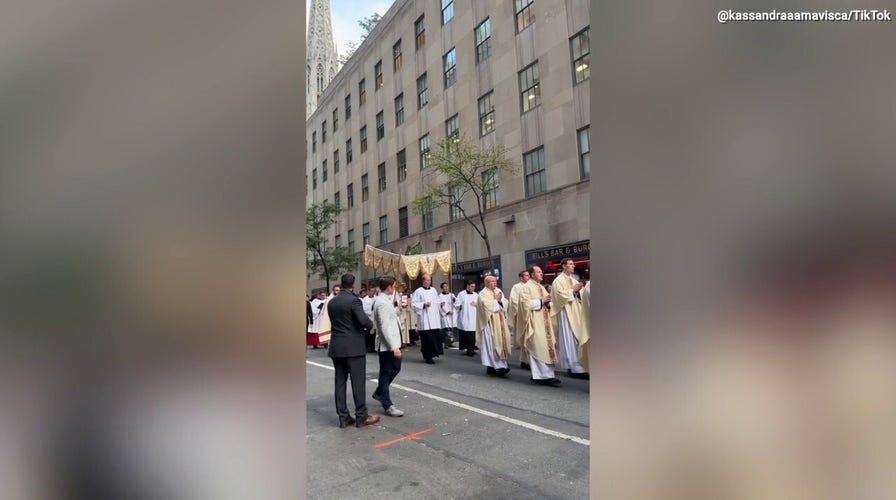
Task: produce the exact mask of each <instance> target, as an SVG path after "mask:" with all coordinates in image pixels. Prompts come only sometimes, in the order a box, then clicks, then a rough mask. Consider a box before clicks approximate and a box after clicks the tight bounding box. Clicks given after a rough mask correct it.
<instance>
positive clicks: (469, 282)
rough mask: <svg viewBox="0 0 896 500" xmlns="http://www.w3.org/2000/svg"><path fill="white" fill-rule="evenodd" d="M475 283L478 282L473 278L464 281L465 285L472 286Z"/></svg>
mask: <svg viewBox="0 0 896 500" xmlns="http://www.w3.org/2000/svg"><path fill="white" fill-rule="evenodd" d="M475 284H476V282H475V281H473V280H467V281H464V286H465V287H467V286H470V285H475Z"/></svg>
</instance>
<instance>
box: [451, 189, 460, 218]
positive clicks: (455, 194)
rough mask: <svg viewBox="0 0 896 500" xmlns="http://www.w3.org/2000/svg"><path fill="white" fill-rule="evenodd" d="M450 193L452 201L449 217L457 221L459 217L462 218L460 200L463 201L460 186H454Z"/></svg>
mask: <svg viewBox="0 0 896 500" xmlns="http://www.w3.org/2000/svg"><path fill="white" fill-rule="evenodd" d="M448 194H449V196H450V198H449V200H450V201H451V203H449V204H448V219H449V220H450V221H451V222H454V221H456V220H457V219H460V218H461V214H460V201H461V196H460V188H459V187H457V186H452V187H451V189H450V190H449V192H448Z"/></svg>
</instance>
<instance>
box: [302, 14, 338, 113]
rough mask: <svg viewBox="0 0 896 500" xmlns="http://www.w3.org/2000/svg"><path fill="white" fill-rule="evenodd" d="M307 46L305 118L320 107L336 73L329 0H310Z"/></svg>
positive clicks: (334, 45)
mask: <svg viewBox="0 0 896 500" xmlns="http://www.w3.org/2000/svg"><path fill="white" fill-rule="evenodd" d="M306 47H307V51H308V52H307V61H306V65H305V71H306V72H307V73H306V81H305V83H306V91H305V97H306V100H307V108H306V111H305V118H308V117H309V116H311V113H313V112H314V110H315V109H317V103H318V101H319V98H320V95H321V94H322V93H323V91H324V89H325V88H326V87H327V85H328V84H329V83H330V81H331V80H332V79H333V77H334V76H336V70H337V64H336V63H337V58H336V44H335V42H333V23H332V22H331V21H330V0H311V13H310V14H309V22H308V39H307V46H306Z"/></svg>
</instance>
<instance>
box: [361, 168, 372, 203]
mask: <svg viewBox="0 0 896 500" xmlns="http://www.w3.org/2000/svg"><path fill="white" fill-rule="evenodd" d="M368 198H370V187H369V186H368V185H367V174H364V175H362V176H361V201H362V202H364V201H367V199H368Z"/></svg>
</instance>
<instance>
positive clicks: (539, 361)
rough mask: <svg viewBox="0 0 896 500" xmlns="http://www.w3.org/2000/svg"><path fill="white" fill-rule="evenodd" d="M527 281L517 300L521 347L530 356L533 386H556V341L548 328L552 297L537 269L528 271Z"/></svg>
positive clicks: (550, 328)
mask: <svg viewBox="0 0 896 500" xmlns="http://www.w3.org/2000/svg"><path fill="white" fill-rule="evenodd" d="M529 276H530V279H529V281H528V282H526V284H525V285H524V288H523V289H522V292H521V296H520V313H521V314H523V318H522V319H521V321H522V322H523V323H522V325H523V326H522V335H523V336H522V339H521V341H522V343H523V345H524V346H526V351H527V352H528V353H529V365H530V370H531V371H532V378H531V379H530V380H531V381H532V382H535V383H536V384H541V385H550V386H555V387H556V386H558V385H560V379H558V378H557V377H555V376H554V366H555V365H556V364H557V340H556V336H555V335H554V328H553V327H552V326H551V317H550V307H551V295H550V294H549V293H548V291H547V290H545V288H544V287H543V286H542V285H541V282H542V280H543V279H544V274H543V273H542V271H541V268H540V267H538V266H532V267H530V268H529Z"/></svg>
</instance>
